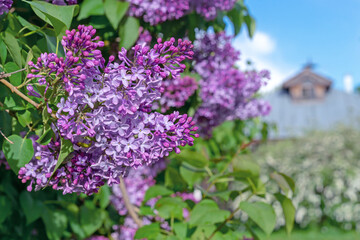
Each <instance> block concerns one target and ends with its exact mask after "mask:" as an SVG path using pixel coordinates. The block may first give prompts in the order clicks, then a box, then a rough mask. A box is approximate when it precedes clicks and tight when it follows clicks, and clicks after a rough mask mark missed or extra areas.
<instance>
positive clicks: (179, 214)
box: [155, 197, 187, 220]
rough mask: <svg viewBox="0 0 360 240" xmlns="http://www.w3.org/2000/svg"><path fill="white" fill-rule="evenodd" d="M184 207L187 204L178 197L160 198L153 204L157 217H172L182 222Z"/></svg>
mask: <svg viewBox="0 0 360 240" xmlns="http://www.w3.org/2000/svg"><path fill="white" fill-rule="evenodd" d="M186 207H187V204H186V203H185V202H183V201H182V199H181V198H180V197H165V198H160V199H159V200H158V201H157V202H156V204H155V209H156V210H157V211H158V214H159V216H160V217H162V218H164V219H169V218H172V217H173V218H177V219H180V220H182V219H183V209H184V208H186Z"/></svg>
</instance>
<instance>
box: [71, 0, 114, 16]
mask: <svg viewBox="0 0 360 240" xmlns="http://www.w3.org/2000/svg"><path fill="white" fill-rule="evenodd" d="M113 7H114V8H115V6H113ZM101 15H104V3H103V1H102V0H85V1H84V2H82V3H81V7H80V13H79V16H78V17H77V20H78V21H80V20H82V19H85V18H88V17H90V16H101Z"/></svg>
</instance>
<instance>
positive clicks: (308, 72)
mask: <svg viewBox="0 0 360 240" xmlns="http://www.w3.org/2000/svg"><path fill="white" fill-rule="evenodd" d="M305 81H311V82H313V83H314V84H316V85H321V86H325V87H327V88H329V87H330V86H331V83H332V81H331V80H330V79H327V78H325V77H323V76H320V75H319V74H316V73H314V72H313V71H312V67H311V65H307V66H305V68H304V69H303V70H302V71H301V72H300V73H299V74H297V75H295V76H294V77H292V78H290V79H289V80H287V81H286V82H284V83H283V85H282V87H283V88H284V89H288V88H291V87H292V86H296V85H298V84H301V83H303V82H305Z"/></svg>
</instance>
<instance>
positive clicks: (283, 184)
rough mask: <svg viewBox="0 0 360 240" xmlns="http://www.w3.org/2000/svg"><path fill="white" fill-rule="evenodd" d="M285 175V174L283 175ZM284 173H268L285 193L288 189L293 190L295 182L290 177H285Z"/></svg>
mask: <svg viewBox="0 0 360 240" xmlns="http://www.w3.org/2000/svg"><path fill="white" fill-rule="evenodd" d="M285 176H286V175H285ZM285 176H284V175H282V174H280V173H277V172H273V173H271V174H270V177H271V178H272V179H274V180H275V181H276V183H277V184H278V185H279V187H280V188H281V189H282V190H283V191H284V193H285V194H286V195H287V194H288V193H289V191H290V190H292V191H294V190H295V189H294V188H295V183H294V182H293V181H292V179H291V178H289V177H287V176H286V177H287V178H285Z"/></svg>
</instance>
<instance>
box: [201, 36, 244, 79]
mask: <svg viewBox="0 0 360 240" xmlns="http://www.w3.org/2000/svg"><path fill="white" fill-rule="evenodd" d="M194 52H195V54H194V56H195V57H194V61H195V66H194V69H195V71H196V72H197V73H198V74H200V75H201V76H202V77H208V76H210V75H212V74H213V73H214V71H217V70H227V69H229V68H232V67H233V66H234V64H235V63H236V61H237V60H239V57H240V52H239V51H237V50H235V48H234V47H233V46H232V44H231V36H226V34H225V32H221V33H217V34H212V33H206V32H198V34H197V40H196V41H195V42H194Z"/></svg>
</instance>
